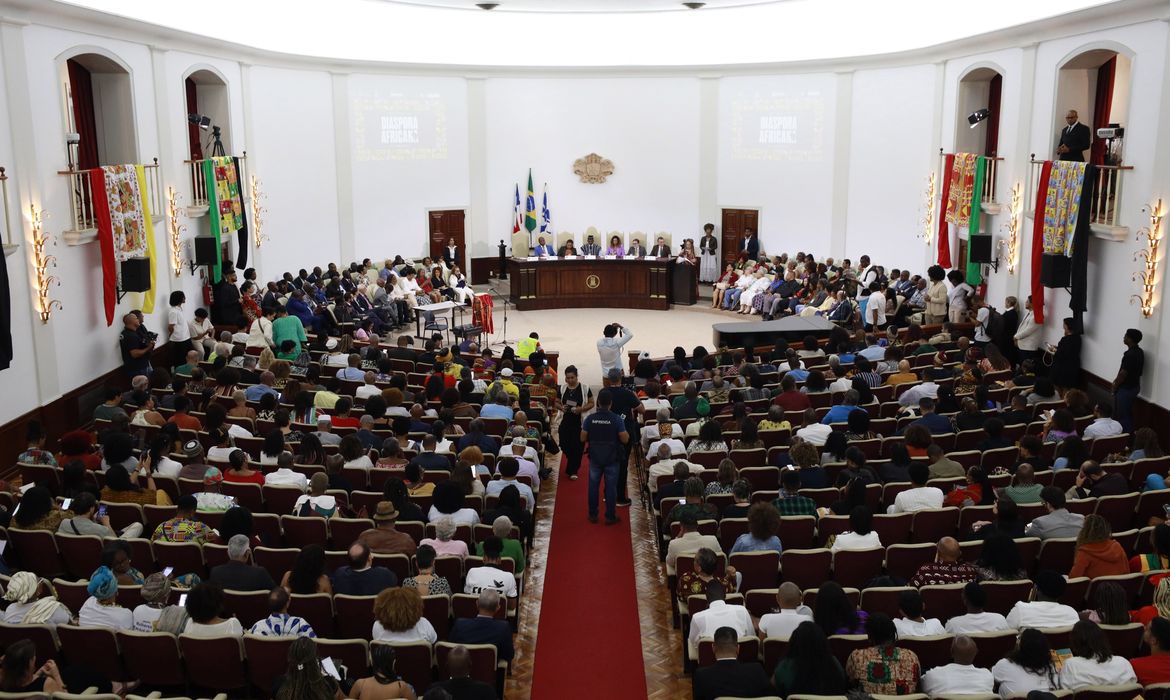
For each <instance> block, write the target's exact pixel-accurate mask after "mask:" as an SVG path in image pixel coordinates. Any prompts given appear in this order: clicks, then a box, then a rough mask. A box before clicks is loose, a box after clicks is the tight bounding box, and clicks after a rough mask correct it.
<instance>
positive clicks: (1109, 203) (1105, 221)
mask: <svg viewBox="0 0 1170 700" xmlns="http://www.w3.org/2000/svg"><path fill="white" fill-rule="evenodd" d="M1030 163H1031V169H1030V173H1029V176H1028V196H1027V199H1025V200H1024V212H1025V213H1026V214H1027V215H1028V216H1034V215H1035V211H1034V210H1035V207H1036V188H1037V186H1038V181H1039V180H1040V173H1041V171H1042V170H1043V169H1044V161H1042V160H1036V154H1034V153H1033V154H1032V159H1031V161H1030ZM1130 170H1133V166H1132V165H1098V166H1097V182H1096V183H1095V185H1094V187H1093V191H1092V192H1091V193H1090V195H1089V202H1088V206H1087V207H1086V206H1085V202H1081V213H1082V214H1085V213H1087V214H1088V216H1089V224H1090V226H1091V227H1092V230H1093V232H1094V233H1096V234H1098V235H1099V236H1102V237H1104V238H1112V239H1119V238H1123V237H1126V236H1128V235H1129V228H1128V227H1127V226H1125V225H1123V224H1122V223H1121V216H1120V212H1119V211H1118V209H1119V207H1118V205H1119V203H1120V202H1121V185H1122V181H1123V180H1124V178H1125V173H1126V172H1128V171H1130Z"/></svg>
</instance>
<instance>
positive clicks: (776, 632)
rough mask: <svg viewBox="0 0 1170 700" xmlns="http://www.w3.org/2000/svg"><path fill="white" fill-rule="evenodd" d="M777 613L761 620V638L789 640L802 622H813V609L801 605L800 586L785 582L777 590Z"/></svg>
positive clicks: (766, 615) (767, 615)
mask: <svg viewBox="0 0 1170 700" xmlns="http://www.w3.org/2000/svg"><path fill="white" fill-rule="evenodd" d="M776 604H777V605H778V606H779V610H778V611H777V612H772V613H767V614H765V615H764V616H763V617H761V618H760V636H762V637H764V638H773V639H788V638H789V637H791V636H792V632H793V631H794V630H796V628H797V627H799V626H800V623H802V622H811V621H812V619H813V612H812V609H811V608H809V607H808V606H807V605H804V604H802V603H801V592H800V586H797V585H796V584H795V583H793V582H792V581H785V582H784V583H782V584H780V588H778V589H776Z"/></svg>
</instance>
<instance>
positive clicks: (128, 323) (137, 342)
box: [118, 313, 158, 377]
mask: <svg viewBox="0 0 1170 700" xmlns="http://www.w3.org/2000/svg"><path fill="white" fill-rule="evenodd" d="M122 325H123V326H124V327H123V328H122V335H121V337H120V338H119V339H118V344H119V346H121V348H122V369H123V370H125V372H126V374H127V376H130V377H136V376H138V375H140V374H142V375H146V376H148V377H149V376H150V375H151V373H152V372H153V371H154V368H153V367H151V366H150V353H152V352H153V351H154V345H155V343H156V342H157V340H158V334H157V333H146V334H143V333H140V332H139V330H140V328H141V326H142V321H141V320H139V318H138V316H137V315H135V314H133V313H129V314H126V315H125V316H123V317H122Z"/></svg>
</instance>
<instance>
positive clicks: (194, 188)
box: [183, 151, 248, 217]
mask: <svg viewBox="0 0 1170 700" xmlns="http://www.w3.org/2000/svg"><path fill="white" fill-rule="evenodd" d="M206 162H207V159H206V158H201V159H199V160H185V161H183V165H186V166H187V174H188V176H189V177H190V178H191V204H190V205H188V206H187V216H191V217H199V216H204V215H206V214H207V202H208V198H207V177H206V176H205V175H204V173H203V164H204V163H206ZM247 163H248V152H247V151H244V155H242V156H240V200H241V202H242V201H243V200H246V199H247V198H248V187H247V182H248V173H247Z"/></svg>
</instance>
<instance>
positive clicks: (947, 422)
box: [907, 396, 955, 435]
mask: <svg viewBox="0 0 1170 700" xmlns="http://www.w3.org/2000/svg"><path fill="white" fill-rule="evenodd" d="M934 406H935V404H934V399H932V398H930V397H929V396H923V397H922V398H921V399H919V400H918V412H919V414H921V416H922V417H921V418H919V419H918V420H916V421H914V422H913V423H911V424H910V425H921V426H922V427H924V428H926V429H927V430H929V431H930V433H931V434H932V435H941V434H943V433H953V432H955V426H954V424H952V423H951V419H950V418H947V417H946V416H940V415H939V414H937V413H935V412H934ZM907 427H909V426H907Z"/></svg>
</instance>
